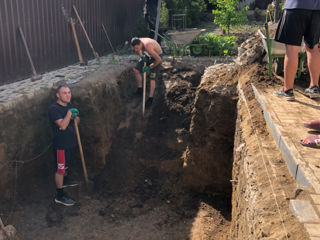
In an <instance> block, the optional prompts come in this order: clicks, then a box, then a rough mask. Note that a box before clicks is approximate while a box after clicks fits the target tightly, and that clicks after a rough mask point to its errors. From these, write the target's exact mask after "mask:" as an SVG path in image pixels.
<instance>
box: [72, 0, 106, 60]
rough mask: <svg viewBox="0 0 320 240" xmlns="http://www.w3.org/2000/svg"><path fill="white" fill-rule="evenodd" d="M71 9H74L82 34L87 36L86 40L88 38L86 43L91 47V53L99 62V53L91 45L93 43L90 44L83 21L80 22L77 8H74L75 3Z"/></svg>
mask: <svg viewBox="0 0 320 240" xmlns="http://www.w3.org/2000/svg"><path fill="white" fill-rule="evenodd" d="M73 10H74V12H75V14H76V16H77V18H78V21H79V22H80V26H81V28H82V30H83V32H84V35H85V36H86V38H87V40H88V43H89V45H90V48H91V50H92V52H93V55H94V56H95V58H96V59H97V62H98V63H100V57H99V54H98V53H97V52H96V51H95V50H94V47H93V45H92V42H91V40H90V38H89V36H88V33H87V31H86V29H85V27H84V25H83V22H82V20H81V18H80V15H79V13H78V10H77V8H76V6H75V5H73Z"/></svg>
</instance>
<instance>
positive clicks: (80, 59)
mask: <svg viewBox="0 0 320 240" xmlns="http://www.w3.org/2000/svg"><path fill="white" fill-rule="evenodd" d="M70 24H71V28H72V33H73V38H74V42H75V44H76V47H77V53H78V57H79V62H80V66H85V65H88V64H86V63H85V62H84V61H83V57H82V53H81V49H80V45H79V40H78V36H77V31H76V28H75V27H74V24H75V23H74V20H73V18H72V17H70Z"/></svg>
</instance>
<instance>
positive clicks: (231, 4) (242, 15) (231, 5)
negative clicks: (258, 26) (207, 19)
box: [212, 0, 249, 34]
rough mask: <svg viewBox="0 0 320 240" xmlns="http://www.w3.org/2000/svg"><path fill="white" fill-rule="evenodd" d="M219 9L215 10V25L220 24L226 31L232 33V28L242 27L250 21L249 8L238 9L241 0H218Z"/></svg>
mask: <svg viewBox="0 0 320 240" xmlns="http://www.w3.org/2000/svg"><path fill="white" fill-rule="evenodd" d="M215 2H216V4H217V9H215V10H213V11H212V13H213V15H214V20H213V21H214V23H216V24H218V25H219V26H220V27H221V28H222V29H223V30H224V31H227V33H228V34H229V33H230V27H231V26H238V25H241V24H242V23H243V22H246V21H248V18H247V15H246V12H247V11H248V8H249V7H248V6H246V7H244V8H243V9H238V6H239V0H216V1H215Z"/></svg>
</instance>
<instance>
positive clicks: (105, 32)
mask: <svg viewBox="0 0 320 240" xmlns="http://www.w3.org/2000/svg"><path fill="white" fill-rule="evenodd" d="M101 26H102V29H103V31H104V34H105V35H106V36H107V39H108V42H109V44H110V47H111V49H112V52H113V54H115V53H116V51H115V50H114V48H113V46H112V43H111V41H110V38H109V35H108V33H107V30H106V28H105V26H104V24H103V23H102V24H101Z"/></svg>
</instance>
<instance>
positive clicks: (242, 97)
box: [239, 82, 289, 240]
mask: <svg viewBox="0 0 320 240" xmlns="http://www.w3.org/2000/svg"><path fill="white" fill-rule="evenodd" d="M239 92H240V95H241V99H242V100H243V102H244V103H245V106H246V108H247V111H248V114H249V118H250V122H251V127H252V129H253V131H254V135H255V137H256V138H257V140H258V141H257V143H258V147H259V152H260V154H261V157H262V160H263V164H264V167H265V169H266V172H267V176H268V181H269V184H270V187H271V190H272V194H273V197H274V201H275V203H276V207H277V210H278V213H279V216H280V219H281V225H282V227H283V231H284V233H285V236H286V239H287V240H288V239H289V238H288V231H287V229H286V227H285V225H284V220H283V217H282V214H281V210H280V207H279V204H278V201H277V197H276V194H275V191H274V188H273V185H272V181H271V178H270V174H269V171H268V168H267V164H266V160H265V157H264V153H263V150H262V147H261V141H260V138H259V136H258V134H257V131H256V130H255V128H254V123H253V120H252V115H251V113H250V109H249V106H248V103H247V100H246V98H245V96H244V93H243V91H242V88H241V85H240V82H239ZM268 162H269V164H270V165H271V163H270V161H269V160H268Z"/></svg>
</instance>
